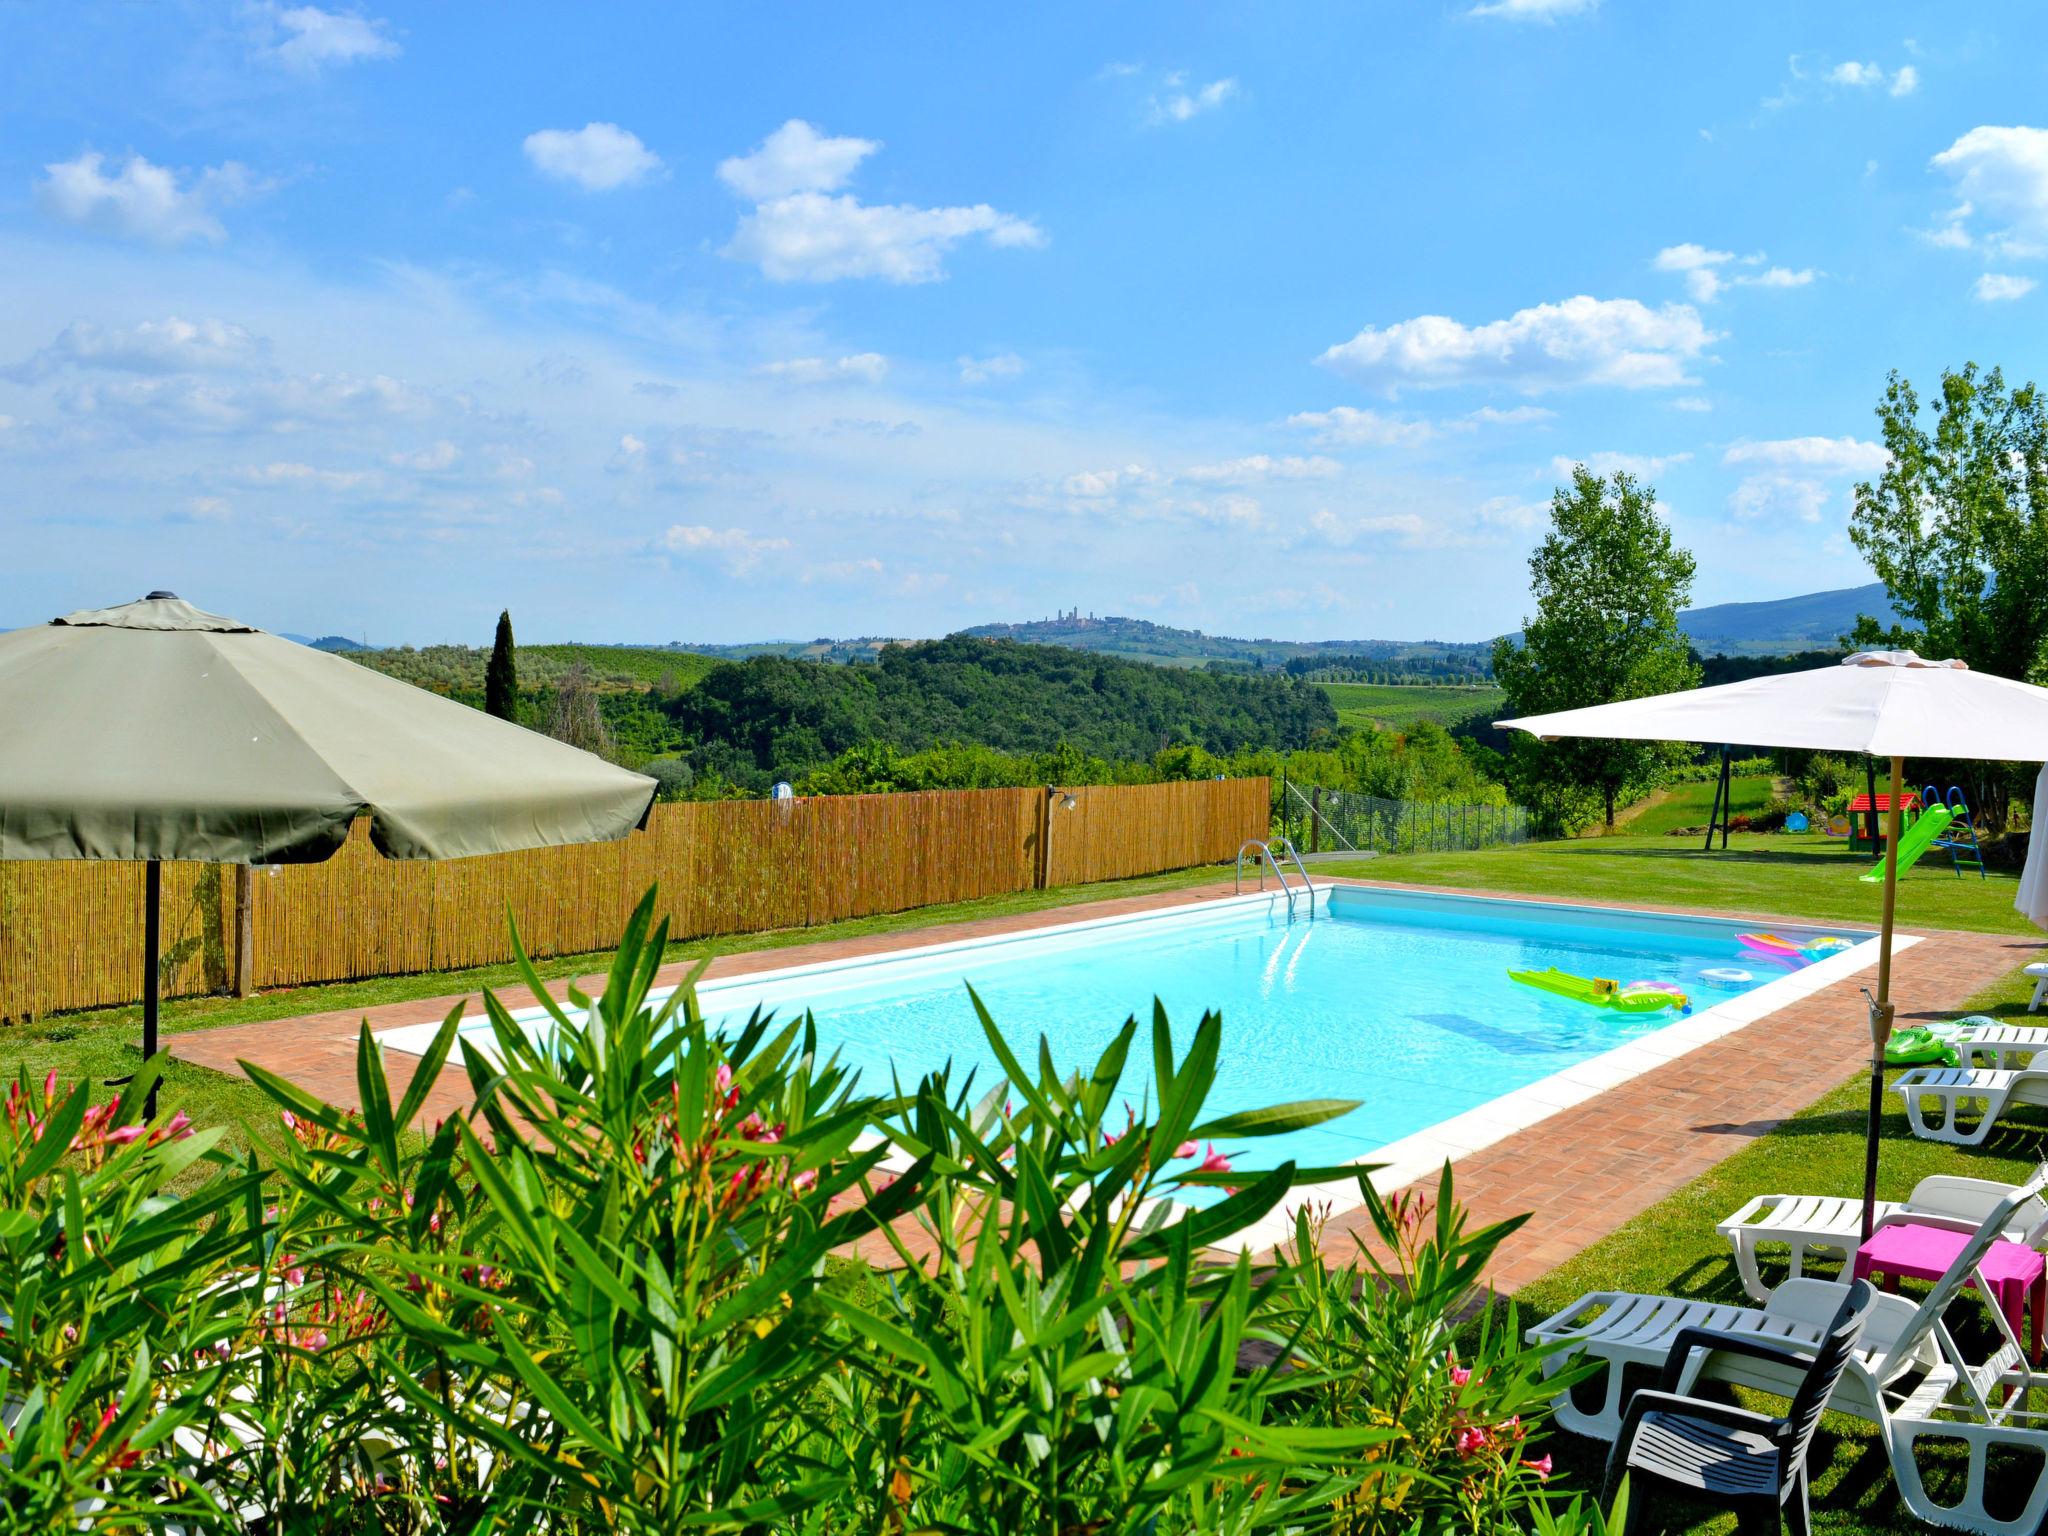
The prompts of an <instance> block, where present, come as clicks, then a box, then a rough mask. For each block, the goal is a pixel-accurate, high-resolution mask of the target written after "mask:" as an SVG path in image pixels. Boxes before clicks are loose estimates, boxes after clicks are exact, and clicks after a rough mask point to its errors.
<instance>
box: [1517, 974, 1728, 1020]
mask: <svg viewBox="0 0 2048 1536" xmlns="http://www.w3.org/2000/svg"><path fill="white" fill-rule="evenodd" d="M1508 980H1510V981H1519V982H1520V983H1521V984H1522V985H1523V986H1525V987H1535V988H1536V989H1537V990H1538V991H1542V992H1555V993H1556V994H1557V995H1558V996H1559V997H1568V998H1570V999H1571V1000H1572V1001H1573V1002H1576V1003H1590V1004H1592V1005H1593V1006H1594V1007H1596V1008H1613V1009H1616V1010H1618V1011H1620V1012H1622V1013H1656V1012H1657V1011H1659V1010H1660V1009H1664V1008H1676V1009H1679V1010H1680V1011H1681V1012H1683V1011H1685V1010H1687V1009H1689V1008H1691V1006H1692V1001H1691V999H1690V998H1688V997H1687V996H1686V995H1685V994H1684V993H1683V992H1679V991H1676V990H1675V989H1673V988H1671V987H1667V986H1665V985H1663V984H1662V983H1661V982H1654V981H1632V982H1630V983H1629V984H1628V985H1627V986H1623V985H1622V984H1621V983H1620V982H1618V981H1609V980H1607V979H1606V978H1605V977H1603V976H1574V975H1572V973H1571V972H1570V971H1560V970H1558V969H1557V968H1556V967H1555V966H1552V967H1551V968H1550V969H1549V970H1547V971H1509V972H1508Z"/></svg>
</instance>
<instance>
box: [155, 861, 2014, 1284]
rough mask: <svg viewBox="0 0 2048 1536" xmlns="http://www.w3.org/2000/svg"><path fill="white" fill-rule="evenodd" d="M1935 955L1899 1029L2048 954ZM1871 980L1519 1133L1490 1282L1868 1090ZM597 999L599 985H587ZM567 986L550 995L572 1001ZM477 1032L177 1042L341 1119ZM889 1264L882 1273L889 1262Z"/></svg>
mask: <svg viewBox="0 0 2048 1536" xmlns="http://www.w3.org/2000/svg"><path fill="white" fill-rule="evenodd" d="M1319 883H1330V884H1347V885H1348V884H1356V885H1366V886H1376V887H1379V888H1382V889H1398V890H1430V891H1443V892H1444V893H1445V894H1451V895H1472V894H1500V893H1491V892H1489V893H1474V892H1469V891H1456V890H1446V889H1445V888H1443V887H1433V886H1414V885H1401V884H1396V883H1393V882H1386V881H1336V880H1329V881H1326V882H1323V881H1319ZM1229 892H1230V883H1229V882H1228V881H1220V882H1218V883H1216V884H1214V885H1202V886H1191V887H1187V888H1184V889H1181V890H1177V891H1169V892H1160V893H1156V894H1151V895H1146V896H1132V897H1124V898H1119V899H1116V900H1110V901H1097V902H1089V903H1085V904H1081V905H1075V906H1066V907H1055V908H1048V909H1046V910H1044V911H1040V912H1033V913H1022V914H1015V915H1011V916H1005V917H997V918H985V919H978V920H975V921H971V922H962V923H946V924H936V925H933V926H931V927H925V928H917V929H909V930H904V931H900V932H896V933H890V934H877V935H870V936H865V937H862V938H858V939H844V940H833V941H829V942H824V943H816V944H799V945H791V946H787V947H783V948H779V949H767V950H753V951H748V952H747V953H744V954H733V955H722V956H719V957H718V958H716V959H714V960H713V961H712V962H711V964H710V967H709V969H708V971H707V975H708V976H712V977H718V976H736V975H744V974H746V973H748V972H750V971H761V970H768V969H775V968H780V967H783V966H789V965H807V964H815V963H818V962H821V961H829V960H838V959H846V958H851V957H853V956H859V955H872V954H879V953H884V952H888V951H892V950H900V949H908V948H912V947H915V946H919V945H925V944H936V943H943V942H946V941H949V940H955V939H966V938H974V937H977V936H989V935H994V934H1004V933H1017V932H1022V931H1026V930H1029V929H1033V928H1044V927H1049V926H1052V925H1054V924H1058V923H1067V922H1074V921H1077V920H1081V919H1087V918H1099V917H1110V916H1115V915H1118V914H1122V913H1130V912H1141V911H1155V910H1159V909H1161V908H1166V907H1174V906H1185V905H1187V904H1189V903H1192V902H1196V901H1202V900H1207V899H1211V898H1213V897H1216V896H1219V895H1228V894H1229ZM1518 899H1525V900H1536V901H1551V902H1556V903H1557V904H1559V905H1567V906H1586V907H1611V908H1618V909H1620V910H1629V908H1628V907H1627V906H1626V904H1624V903H1618V902H1599V901H1585V900H1577V899H1573V900H1562V899H1560V898H1556V897H1526V898H1518ZM1652 905H1653V906H1654V907H1655V909H1656V910H1658V911H1665V912H1684V913H1688V914H1689V915H1696V916H1701V917H1715V918H1724V919H1725V918H1730V917H1734V918H1739V919H1742V920H1746V921H1753V922H1756V923H1757V924H1759V925H1760V926H1764V927H1769V926H1772V925H1784V924H1791V925H1801V924H1806V925H1807V926H1810V923H1806V920H1802V919H1796V918H1788V917H1786V916H1785V915H1783V914H1782V913H1779V914H1773V913H1762V912H1736V913H1731V912H1726V911H1707V910H1703V909H1697V908H1690V909H1689V908H1677V907H1671V906H1668V905H1665V904H1662V903H1652ZM1913 932H1914V933H1915V934H1916V935H1917V936H1918V937H1919V939H1920V942H1919V943H1917V944H1914V945H1911V946H1910V947H1907V948H1905V949H1902V950H1901V951H1899V952H1898V954H1897V955H1896V957H1895V958H1894V961H1893V993H1894V995H1895V996H1896V997H1897V998H1898V999H1899V1000H1900V1003H1901V1007H1900V1012H1899V1022H1900V1024H1902V1025H1903V1024H1907V1023H1910V1022H1912V1021H1914V1020H1916V1019H1929V1018H1939V1017H1943V1016H1945V1015H1948V1014H1951V1013H1953V1012H1955V1011H1956V1010H1957V1009H1959V1008H1960V1007H1961V1006H1962V1004H1963V1002H1964V1001H1965V1000H1966V999H1967V998H1969V997H1970V996H1971V995H1972V994H1974V993H1976V992H1978V991H1980V990H1981V989H1982V988H1984V987H1986V986H1988V985H1990V984H1991V983H1992V982H1995V981H1997V980H1998V979H1999V978H2000V977H2002V976H2004V975H2006V974H2007V973H2008V972H2010V971H2012V970H2013V969H2015V968H2016V967H2018V966H2020V965H2022V964H2024V963H2026V962H2027V961H2028V960H2030V959H2033V958H2035V956H2036V955H2037V954H2038V953H2039V949H2040V946H2039V943H2038V942H2036V941H2029V940H2028V939H2026V938H2024V937H2019V936H2013V935H2004V934H1983V933H1957V932H1947V931H1940V930H1927V929H1914V930H1913ZM689 969H690V964H689V962H679V963H676V964H672V965H668V966H665V967H663V969H662V971H661V973H660V976H661V980H662V981H663V982H664V983H671V982H676V981H680V980H681V979H682V978H683V977H684V976H685V975H687V974H688V971H689ZM1873 976H1874V971H1873V970H1865V971H1863V972H1861V973H1859V974H1857V975H1854V976H1850V977H1847V978H1845V979H1842V980H1838V981H1835V982H1832V983H1830V984H1829V985H1827V986H1826V987H1824V988H1823V989H1821V990H1820V991H1817V992H1814V993H1812V994H1811V995H1809V996H1807V997H1804V998H1799V999H1796V1000H1794V1001H1791V1002H1788V1003H1786V1004H1785V1005H1784V1006H1782V1007H1780V1008H1778V1009H1776V1010H1775V1011H1773V1012H1772V1013H1770V1014H1768V1015H1766V1016H1765V1017H1764V1018H1762V1019H1759V1020H1757V1021H1756V1022H1755V1023H1753V1024H1750V1025H1748V1026H1746V1027H1744V1028H1741V1029H1738V1030H1736V1031H1734V1032H1733V1033H1731V1034H1727V1035H1724V1036H1722V1037H1721V1038H1719V1039H1717V1040H1712V1041H1710V1042H1708V1043H1706V1044H1704V1045H1701V1046H1699V1047H1697V1048H1696V1049H1694V1050H1692V1051H1691V1052H1689V1053H1688V1054H1686V1055H1683V1056H1680V1057H1678V1058H1677V1059H1675V1060H1671V1061H1667V1062H1665V1063H1663V1064H1661V1065H1659V1066H1657V1067H1655V1068H1653V1069H1652V1070H1650V1071H1648V1072H1645V1073H1643V1074H1642V1075H1641V1076H1638V1077H1635V1078H1632V1079H1630V1080H1629V1081H1627V1082H1624V1083H1621V1084H1620V1085H1618V1086H1616V1087H1613V1088H1609V1089H1607V1090H1606V1091H1604V1092H1602V1093H1600V1094H1598V1095H1597V1096H1596V1097H1594V1098H1592V1099H1590V1100H1587V1101H1586V1102H1584V1103H1581V1104H1578V1105H1576V1106H1574V1107H1572V1108H1569V1109H1563V1110H1559V1111H1557V1112H1556V1113H1554V1114H1552V1115H1550V1116H1549V1117H1548V1118H1546V1119H1544V1120H1541V1121H1539V1122H1538V1123H1536V1124H1534V1125H1532V1126H1529V1127H1528V1128H1526V1129H1524V1130H1520V1131H1517V1132H1515V1133H1513V1134H1512V1135H1510V1136H1508V1137H1506V1138H1505V1139H1504V1140H1501V1141H1498V1142H1496V1143H1494V1144H1493V1145H1491V1146H1488V1147H1484V1148H1482V1149H1480V1150H1478V1151H1475V1152H1470V1153H1467V1154H1466V1155H1465V1156H1463V1157H1461V1158H1459V1159H1457V1162H1456V1170H1457V1184H1458V1194H1459V1198H1460V1200H1461V1201H1462V1202H1464V1203H1465V1204H1466V1205H1468V1206H1469V1207H1470V1209H1471V1212H1472V1216H1473V1218H1474V1220H1475V1222H1486V1221H1496V1220H1500V1219H1502V1218H1504V1217H1508V1216H1514V1215H1519V1214H1521V1213H1522V1212H1525V1211H1526V1212H1533V1213H1534V1215H1533V1217H1532V1219H1531V1220H1530V1221H1529V1222H1528V1224H1527V1225H1526V1226H1524V1227H1523V1228H1522V1229H1521V1230H1520V1231H1519V1232H1517V1233H1516V1234H1515V1235H1514V1236H1513V1237H1512V1238H1510V1239H1509V1240H1508V1242H1507V1243H1506V1244H1505V1245H1503V1247H1502V1248H1501V1250H1500V1253H1499V1255H1498V1257H1497V1258H1496V1260H1495V1262H1494V1265H1493V1267H1492V1269H1491V1271H1490V1274H1489V1279H1490V1280H1491V1283H1492V1284H1493V1286H1494V1287H1495V1289H1496V1290H1498V1291H1501V1292H1505V1293H1510V1294H1511V1293H1513V1292H1514V1291H1516V1290H1519V1289H1520V1288H1521V1287H1522V1286H1524V1285H1527V1284H1528V1283H1529V1282H1531V1281H1533V1280H1535V1279H1537V1278H1538V1277H1539V1276H1541V1275H1543V1274H1545V1273H1547V1272H1548V1271H1550V1270H1551V1269H1554V1268H1556V1267H1557V1266H1558V1265H1559V1264H1562V1263H1564V1262H1565V1261H1566V1260H1567V1259H1570V1258H1573V1257H1575V1256H1576V1255H1577V1254H1579V1253H1580V1252H1582V1251H1583V1250H1584V1249H1585V1248H1587V1247H1588V1246H1590V1245H1591V1244H1592V1243H1593V1242H1595V1241H1597V1240H1598V1239H1600V1238H1602V1237H1605V1236H1606V1235H1607V1234H1608V1233H1610V1232H1613V1231H1615V1230H1616V1229H1617V1228H1619V1227H1621V1226H1624V1225H1626V1224H1627V1223H1628V1222H1629V1221H1630V1220H1631V1219H1632V1218H1634V1217H1635V1216H1637V1215H1639V1214H1640V1213H1641V1212H1643V1211H1644V1210H1646V1209H1648V1208H1649V1207H1650V1206H1652V1205H1655V1204H1656V1203H1657V1202H1658V1201H1659V1200H1662V1199H1663V1198H1664V1197H1665V1196H1666V1195H1668V1194H1670V1193H1671V1192H1672V1191H1673V1190H1675V1189H1677V1188H1679V1187H1680V1186H1681V1185H1683V1184H1685V1183H1687V1182H1688V1181H1689V1180H1691V1179H1693V1178H1695V1177H1696V1176H1698V1175H1699V1174H1701V1173H1703V1172H1705V1171H1706V1170H1707V1169H1708V1168H1711V1167H1712V1166H1713V1165H1714V1164H1715V1163H1718V1162H1719V1161H1721V1159H1723V1158H1724V1157H1727V1156H1729V1155H1730V1154H1731V1153H1733V1152H1735V1151H1737V1150H1739V1149H1740V1148H1741V1147H1743V1146H1745V1145H1747V1144H1748V1143H1749V1142H1750V1141H1753V1140H1754V1139H1756V1138H1757V1137H1759V1136H1761V1135H1763V1134H1765V1133H1766V1132H1767V1131H1769V1130H1770V1129H1771V1128H1772V1127H1774V1126H1776V1125H1777V1124H1779V1123H1780V1122H1781V1121H1783V1120H1785V1119H1786V1118H1788V1117H1789V1116H1791V1115H1792V1114H1794V1113H1796V1112H1797V1111H1799V1110H1801V1109H1803V1108H1805V1107H1806V1106H1807V1105H1808V1104H1810V1103H1812V1102H1813V1101H1814V1100H1815V1099H1817V1098H1819V1097H1820V1096H1821V1095H1822V1094H1824V1093H1826V1092H1827V1091H1828V1090H1829V1089H1831V1088H1833V1087H1834V1086H1835V1085H1836V1084H1838V1083H1841V1082H1843V1081H1845V1080H1846V1079H1848V1078H1850V1077H1853V1076H1855V1075H1857V1074H1858V1073H1859V1072H1860V1071H1861V1070H1862V1069H1863V1067H1864V1064H1865V1063H1866V1062H1867V1060H1868V1057H1869V1035H1868V1032H1867V1030H1866V1027H1865V1024H1864V1004H1863V997H1862V993H1861V991H1860V990H1859V989H1860V988H1861V987H1863V986H1864V985H1866V984H1868V983H1870V981H1871V979H1872V977H1873ZM584 980H586V981H589V980H591V978H588V977H586V978H584ZM568 985H569V983H568V981H567V980H563V981H561V982H556V983H551V984H550V986H549V990H550V991H551V992H552V993H554V995H555V996H557V997H560V996H562V995H564V993H566V991H567V988H568ZM503 996H504V1001H505V1002H506V1004H507V1005H508V1006H510V1007H513V1008H518V1007H521V1006H524V1005H526V1004H528V1003H530V1002H531V1001H532V999H531V997H530V996H529V995H528V994H527V993H526V992H525V990H524V989H523V988H518V989H513V990H512V991H509V992H507V993H505V994H503ZM458 1001H461V1002H464V1003H465V1004H466V1011H468V1012H470V1013H472V1014H480V1013H481V1012H482V1004H481V998H480V997H478V996H475V995H471V996H469V997H467V998H458V997H454V996H450V997H443V998H434V999H423V1000H416V1001H412V1002H401V1003H386V1004H381V1005H379V1006H377V1007H374V1008H368V1009H348V1010H342V1011H337V1012H333V1013H316V1014H307V1015H303V1016H301V1017H298V1018H289V1019H274V1020H269V1021H266V1022H262V1023H256V1024H239V1025H232V1026H228V1027H226V1028H221V1029H208V1030H193V1031H189V1032H186V1033H182V1034H179V1035H177V1036H175V1037H174V1038H173V1039H172V1040H171V1042H170V1049H171V1051H172V1053H173V1054H174V1055H175V1056H177V1057H178V1058H179V1059H180V1060H181V1061H188V1062H192V1063H194V1064H196V1065H200V1066H206V1067H212V1068H214V1069H216V1070H218V1071H222V1072H229V1073H234V1072H237V1071H239V1067H238V1065H237V1063H238V1061H240V1060H244V1059H246V1060H248V1061H252V1062H255V1063H256V1064H257V1065H259V1066H263V1067H266V1068H268V1069H270V1070H271V1071H274V1072H278V1073H281V1074H282V1075H284V1076H286V1077H288V1078H290V1079H292V1080H293V1081H294V1082H297V1083H299V1084H300V1085H302V1086H303V1087H305V1088H307V1089H309V1090H310V1091H312V1092H315V1093H318V1094H321V1095H323V1096H325V1097H326V1098H328V1099H329V1100H330V1101H331V1102H333V1103H336V1104H340V1105H344V1106H353V1105H355V1103H356V1102H357V1092H356V1077H355V1048H356V1035H357V1031H358V1030H359V1029H360V1027H361V1024H362V1022H363V1021H364V1020H365V1019H367V1020H368V1021H369V1024H370V1027H371V1029H372V1030H373V1031H375V1030H384V1029H389V1028H392V1027H394V1026H397V1025H402V1024H419V1023H425V1022H434V1021H438V1020H440V1019H441V1018H443V1017H444V1016H445V1015H446V1014H447V1013H448V1012H449V1010H450V1009H451V1008H453V1007H454V1006H455V1004H456V1003H457V1002H458ZM411 1064H412V1058H410V1057H406V1056H402V1055H396V1054H394V1055H393V1057H392V1059H391V1062H390V1071H391V1073H392V1076H393V1077H394V1079H395V1080H397V1082H398V1084H399V1086H401V1087H402V1086H403V1082H404V1080H405V1079H406V1077H407V1076H409V1074H410V1071H411ZM468 1102H469V1094H468V1080H467V1078H466V1077H464V1075H463V1074H462V1073H461V1071H460V1070H459V1069H455V1070H450V1071H447V1072H444V1073H443V1074H442V1076H441V1079H440V1081H439V1082H438V1083H437V1084H436V1086H435V1090H434V1092H433V1094H432V1096H431V1097H430V1098H429V1100H428V1103H427V1108H426V1111H425V1115H426V1117H427V1118H437V1117H440V1116H444V1115H446V1114H448V1113H450V1112H451V1111H455V1110H459V1109H463V1108H466V1107H467V1105H468ZM1368 1225H1369V1224H1368V1223H1367V1221H1366V1217H1365V1212H1364V1211H1363V1210H1362V1209H1361V1210H1356V1211H1353V1212H1350V1213H1348V1214H1340V1215H1338V1216H1337V1217H1336V1218H1335V1219H1334V1220H1333V1221H1332V1223H1331V1224H1330V1227H1329V1229H1328V1232H1327V1233H1326V1238H1325V1241H1326V1243H1329V1244H1340V1245H1342V1247H1343V1248H1344V1249H1345V1250H1348V1248H1349V1242H1348V1238H1347V1236H1346V1234H1347V1233H1348V1232H1349V1231H1351V1230H1352V1229H1354V1228H1365V1227H1367V1226H1368ZM876 1256H877V1257H879V1256H880V1255H879V1254H877V1255H876Z"/></svg>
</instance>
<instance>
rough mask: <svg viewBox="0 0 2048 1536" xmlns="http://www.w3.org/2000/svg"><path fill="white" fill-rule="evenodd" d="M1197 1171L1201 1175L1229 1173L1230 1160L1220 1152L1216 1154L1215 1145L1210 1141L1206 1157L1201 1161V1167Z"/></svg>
mask: <svg viewBox="0 0 2048 1536" xmlns="http://www.w3.org/2000/svg"><path fill="white" fill-rule="evenodd" d="M1197 1171H1198V1172H1201V1173H1228V1172H1230V1159H1229V1158H1227V1157H1225V1156H1224V1155H1223V1154H1222V1153H1221V1152H1218V1151H1217V1150H1216V1143H1215V1142H1213V1141H1212V1142H1210V1143H1209V1146H1208V1155H1207V1156H1206V1157H1204V1158H1203V1159H1202V1163H1201V1167H1200V1168H1199V1169H1198V1170H1197Z"/></svg>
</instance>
